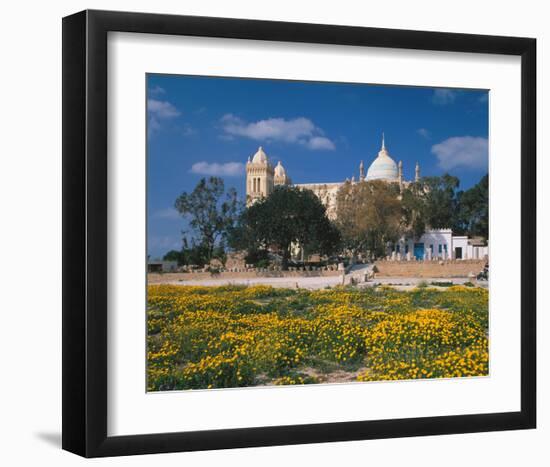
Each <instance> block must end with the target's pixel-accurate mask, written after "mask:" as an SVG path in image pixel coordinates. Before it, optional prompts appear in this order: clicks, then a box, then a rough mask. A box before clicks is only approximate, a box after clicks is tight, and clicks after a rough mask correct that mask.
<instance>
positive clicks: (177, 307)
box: [147, 285, 489, 391]
mask: <svg viewBox="0 0 550 467" xmlns="http://www.w3.org/2000/svg"><path fill="white" fill-rule="evenodd" d="M147 327H148V330H147V331H148V332H147V347H148V353H147V373H148V374H147V381H148V382H147V386H148V390H149V391H165V390H174V389H207V388H227V387H243V386H255V385H274V384H275V385H277V384H279V385H281V384H283V385H286V384H308V383H323V382H343V381H380V380H399V379H417V378H449V377H466V376H483V375H487V374H488V370H489V354H488V292H487V290H485V289H480V288H470V287H462V286H454V287H449V288H447V289H445V290H435V289H430V288H418V289H414V290H412V291H409V292H402V291H397V290H393V289H390V288H385V287H381V288H368V289H354V288H334V289H326V290H316V291H309V290H304V289H300V290H294V289H276V288H271V287H267V286H255V287H241V286H226V287H191V286H170V285H150V286H149V287H148V316H147Z"/></svg>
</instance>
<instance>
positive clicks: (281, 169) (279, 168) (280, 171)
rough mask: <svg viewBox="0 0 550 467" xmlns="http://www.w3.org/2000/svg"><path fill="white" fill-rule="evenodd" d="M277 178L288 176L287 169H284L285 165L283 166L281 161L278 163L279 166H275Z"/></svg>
mask: <svg viewBox="0 0 550 467" xmlns="http://www.w3.org/2000/svg"><path fill="white" fill-rule="evenodd" d="M275 176H276V177H284V176H286V170H285V168H284V167H283V165H282V164H281V161H279V162H278V163H277V165H276V166H275Z"/></svg>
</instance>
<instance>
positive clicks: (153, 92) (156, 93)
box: [149, 85, 166, 96]
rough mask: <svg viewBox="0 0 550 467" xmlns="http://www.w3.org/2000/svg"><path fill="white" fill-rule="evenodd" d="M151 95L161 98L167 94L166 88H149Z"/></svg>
mask: <svg viewBox="0 0 550 467" xmlns="http://www.w3.org/2000/svg"><path fill="white" fill-rule="evenodd" d="M149 94H150V95H151V96H160V95H161V94H166V91H165V90H164V88H161V87H160V86H158V85H157V86H154V87H152V88H149Z"/></svg>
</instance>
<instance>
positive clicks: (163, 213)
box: [153, 208, 181, 219]
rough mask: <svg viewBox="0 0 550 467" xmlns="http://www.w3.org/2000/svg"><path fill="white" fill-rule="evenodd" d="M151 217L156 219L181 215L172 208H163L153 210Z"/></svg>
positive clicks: (177, 217)
mask: <svg viewBox="0 0 550 467" xmlns="http://www.w3.org/2000/svg"><path fill="white" fill-rule="evenodd" d="M153 217H155V218H157V219H180V218H181V215H180V213H179V212H178V211H176V210H175V209H174V208H164V209H159V210H158V211H155V212H154V213H153Z"/></svg>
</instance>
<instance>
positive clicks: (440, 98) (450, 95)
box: [432, 89, 457, 105]
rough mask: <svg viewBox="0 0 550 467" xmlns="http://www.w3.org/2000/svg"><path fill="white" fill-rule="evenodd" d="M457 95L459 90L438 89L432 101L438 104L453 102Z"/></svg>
mask: <svg viewBox="0 0 550 467" xmlns="http://www.w3.org/2000/svg"><path fill="white" fill-rule="evenodd" d="M456 96H457V92H456V91H453V90H452V89H436V90H434V93H433V96H432V102H433V103H434V104H437V105H447V104H452V103H453V102H454V101H455V99H456Z"/></svg>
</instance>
